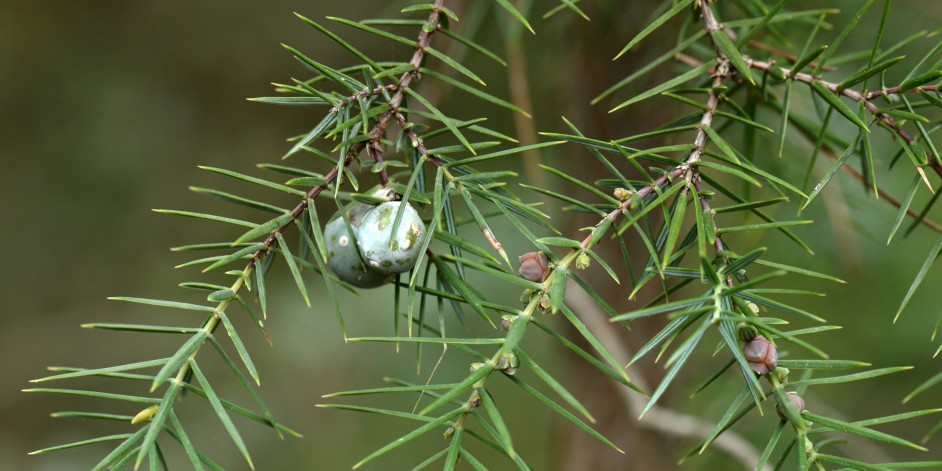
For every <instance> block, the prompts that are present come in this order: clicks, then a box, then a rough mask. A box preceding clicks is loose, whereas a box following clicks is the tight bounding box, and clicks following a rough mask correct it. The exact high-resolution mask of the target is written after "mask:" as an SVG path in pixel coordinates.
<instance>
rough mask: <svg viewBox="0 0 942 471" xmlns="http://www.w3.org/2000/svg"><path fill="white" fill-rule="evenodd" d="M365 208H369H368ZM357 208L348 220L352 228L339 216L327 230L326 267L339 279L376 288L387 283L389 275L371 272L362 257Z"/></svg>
mask: <svg viewBox="0 0 942 471" xmlns="http://www.w3.org/2000/svg"><path fill="white" fill-rule="evenodd" d="M358 206H364V207H366V209H367V210H368V209H369V206H367V205H358ZM358 206H356V207H354V208H351V209H350V211H349V212H348V213H347V214H348V216H347V219H348V220H349V221H350V222H351V225H350V228H349V229H348V228H347V225H346V224H345V223H344V221H343V218H341V217H340V216H339V213H338V214H337V215H335V218H334V219H333V220H332V221H331V222H329V223H327V226H325V227H324V242H325V243H326V244H327V266H328V267H330V271H332V272H334V274H335V275H337V277H338V278H340V279H341V280H343V281H346V282H347V283H350V284H351V285H353V286H356V287H358V288H375V287H377V286H380V285H382V284H384V283H385V282H386V280H387V278H389V277H388V276H386V275H384V274H382V273H378V272H376V271H374V270H371V269H369V268H368V267H367V265H366V263H364V260H363V259H361V258H360V249H359V248H358V247H357V245H358V244H357V232H358V231H357V228H356V226H354V224H353V223H354V221H357V222H362V220H361V219H362V214H363V213H359V214H357V213H358V212H359V209H358Z"/></svg>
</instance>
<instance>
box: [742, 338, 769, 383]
mask: <svg viewBox="0 0 942 471" xmlns="http://www.w3.org/2000/svg"><path fill="white" fill-rule="evenodd" d="M742 353H743V355H745V357H746V361H748V362H749V367H751V368H752V371H755V372H756V374H760V375H765V374H769V373H771V372H772V371H773V370H775V368H776V367H777V366H778V350H776V348H775V345H772V342H769V339H767V338H765V337H763V336H761V335H759V336H757V337H756V338H754V339H752V340H751V341H749V342H747V343H746V344H745V345H743V346H742Z"/></svg>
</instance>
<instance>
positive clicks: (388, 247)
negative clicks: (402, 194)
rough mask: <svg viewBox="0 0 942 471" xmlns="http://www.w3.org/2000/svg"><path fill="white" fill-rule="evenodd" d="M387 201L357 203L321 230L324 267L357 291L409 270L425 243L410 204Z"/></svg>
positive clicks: (422, 227)
mask: <svg viewBox="0 0 942 471" xmlns="http://www.w3.org/2000/svg"><path fill="white" fill-rule="evenodd" d="M402 204H403V203H402V202H400V201H388V202H385V203H382V204H380V205H378V206H370V205H367V204H362V203H360V204H356V205H354V206H353V207H351V208H350V209H349V210H348V211H347V217H346V218H343V217H341V215H340V213H339V212H338V213H337V214H335V215H334V216H333V217H332V218H331V220H330V222H328V223H327V225H326V226H325V227H324V239H325V242H326V244H327V266H328V267H330V270H331V271H332V272H334V274H336V275H337V277H338V278H340V279H341V280H343V281H346V282H347V283H350V284H351V285H353V286H356V287H358V288H375V287H377V286H380V285H382V284H384V283H386V281H388V279H389V277H390V275H393V274H396V273H405V272H407V271H409V270H411V269H412V268H413V267H414V266H415V263H416V261H417V260H418V258H419V251H420V250H421V246H422V242H423V241H424V240H425V232H426V229H425V223H423V222H422V218H421V217H420V216H419V213H418V211H416V210H415V208H413V207H412V205H410V204H408V203H405V207H404V208H403V209H402V219H401V220H400V221H399V225H398V226H397V227H395V229H396V232H395V233H393V229H394V227H393V226H394V225H395V221H396V215H397V214H398V213H399V210H400V207H401V205H402Z"/></svg>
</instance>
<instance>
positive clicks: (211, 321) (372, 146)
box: [135, 0, 444, 469]
mask: <svg viewBox="0 0 942 471" xmlns="http://www.w3.org/2000/svg"><path fill="white" fill-rule="evenodd" d="M443 3H444V0H436V2H435V7H434V8H433V9H432V11H431V13H430V14H429V17H428V23H429V24H433V25H437V24H438V22H439V18H440V10H441V8H442V5H443ZM435 31H436V30H435V29H432V30H431V31H426V30H424V29H423V30H422V31H421V33H420V34H419V41H418V47H417V48H416V51H415V53H414V54H413V56H412V60H411V62H410V63H411V64H412V65H413V70H411V71H408V72H405V73H404V74H402V76H401V77H400V78H399V81H398V83H397V84H396V85H388V86H385V87H377V88H374V89H370V90H363V91H361V92H358V93H357V94H355V95H353V96H351V97H350V98H348V99H347V100H345V101H341V102H340V103H338V104H336V105H335V106H334V107H333V108H332V109H331V110H330V112H331V113H337V112H339V110H340V109H341V108H342V107H344V106H347V105H348V104H349V103H351V102H353V101H356V100H358V99H359V98H362V97H366V96H371V95H377V94H382V93H384V92H386V91H393V90H395V94H394V95H393V96H392V98H391V99H390V102H389V104H390V107H391V108H390V110H387V111H386V112H384V113H382V114H381V115H380V116H378V117H377V123H376V124H375V125H374V126H373V128H372V129H371V131H370V134H371V135H372V136H373V139H372V140H370V141H364V142H360V143H357V144H356V145H354V146H353V147H351V149H350V150H349V151H348V153H347V155H345V156H344V157H343V162H342V163H341V165H340V166H338V167H334V168H333V169H332V170H331V171H330V172H329V173H328V174H327V175H325V176H324V182H323V183H321V184H320V185H317V186H314V187H312V188H311V189H310V190H309V191H308V192H307V193H306V195H305V198H303V199H302V200H301V201H300V202H299V203H298V204H297V205H296V206H295V207H294V208H293V209H292V210H291V211H290V212H289V213H288V214H290V215H291V218H290V219H289V220H288V221H286V222H285V223H283V224H281V225H280V226H279V227H277V228H276V229H274V230H273V231H272V232H270V233H269V234H268V236H267V237H266V238H265V239H264V241H263V242H262V245H261V247H260V248H259V249H258V250H256V251H255V252H254V253H253V254H252V255H251V256H250V258H249V260H248V262H247V263H246V265H245V268H244V269H243V270H242V272H241V274H240V276H239V277H238V278H237V279H236V281H235V282H234V283H233V284H232V285H231V286H230V288H229V289H230V290H231V291H232V293H233V295H232V297H230V298H227V299H225V300H223V301H221V302H219V303H218V304H217V306H216V307H215V308H214V310H213V313H212V314H211V315H210V316H209V317H208V318H207V319H206V321H205V322H204V323H203V326H202V328H201V330H203V331H204V332H205V337H206V338H208V337H209V336H210V335H212V333H213V332H214V331H215V329H216V328H217V327H218V325H219V323H220V321H221V316H220V313H222V312H224V311H225V310H226V309H227V308H228V306H229V304H230V302H231V301H232V300H233V299H235V298H236V296H238V294H239V292H240V291H241V290H242V288H244V287H245V286H246V284H247V280H248V279H249V277H250V276H251V275H252V273H253V271H254V270H255V268H256V266H257V264H258V262H259V260H261V258H262V257H263V256H265V255H267V254H270V253H271V250H272V245H273V244H274V243H275V241H276V240H278V238H279V236H280V235H281V234H282V233H283V232H284V231H285V230H286V229H287V228H288V227H290V226H292V225H294V223H295V221H296V220H297V219H298V218H299V217H301V215H302V214H303V213H304V211H305V209H306V208H307V205H308V201H310V200H314V199H316V198H317V197H318V196H319V195H320V194H321V193H322V192H323V191H324V190H325V189H326V188H327V187H328V186H329V185H331V184H333V183H335V182H336V181H337V180H338V177H339V176H340V174H341V171H342V169H343V168H346V167H347V166H349V165H350V164H351V163H352V162H353V160H354V159H355V158H356V156H358V155H359V154H360V153H361V152H362V151H363V150H364V149H366V150H367V151H368V152H371V153H373V155H374V158H376V157H377V156H379V158H378V159H377V161H378V162H381V159H382V157H381V149H380V148H379V146H378V144H377V143H378V142H379V140H380V138H381V137H382V135H383V133H384V132H385V129H386V126H387V123H388V121H389V119H390V118H391V117H392V116H393V115H394V114H395V113H398V110H399V106H400V104H401V103H402V100H403V98H404V96H405V89H406V88H408V86H409V85H410V84H411V83H412V81H413V80H414V79H415V78H416V77H417V76H418V70H419V67H420V65H421V63H422V61H423V60H424V58H425V48H426V47H428V45H429V43H430V40H431V36H432V33H434V32H435ZM380 178H381V181H382V182H383V184H384V185H385V184H386V183H388V177H386V176H385V171H383V172H382V173H381V176H380ZM201 346H202V343H200V345H198V346H197V347H196V348H195V349H194V350H193V351H192V353H190V354H189V355H188V358H187V360H186V361H185V362H183V364H182V366H181V367H180V369H179V370H178V371H177V374H176V375H175V376H174V377H173V378H172V379H171V380H170V382H171V389H170V390H168V393H167V394H165V396H164V397H163V399H162V400H161V403H160V407H161V408H172V407H173V404H174V402H175V400H176V398H177V395H178V394H179V391H180V390H181V386H182V385H183V383H184V382H185V381H186V380H187V378H188V376H189V375H190V371H191V368H192V366H191V365H192V360H193V359H194V358H195V357H196V356H197V354H198V353H199V350H200V347H201ZM158 386H160V384H159V383H157V382H156V381H155V383H154V384H153V385H152V388H151V391H154V390H156V389H157V387H158ZM155 417H164V418H166V417H167V414H166V413H163V414H161V413H160V412H158V413H157V414H155ZM163 422H164V421H163V420H152V421H151V422H150V424H149V425H148V427H149V430H148V433H147V435H146V438H145V444H146V443H148V442H150V443H151V444H152V443H153V442H154V440H156V438H157V435H158V434H159V433H160V431H161V430H162V428H163V425H164V424H163ZM145 448H148V447H141V453H139V455H138V458H137V461H136V463H135V469H136V468H137V467H139V466H140V464H141V462H142V461H143V458H144V457H145V456H146V453H147V450H146V449H145ZM249 465H250V467H253V468H254V465H252V462H251V460H249Z"/></svg>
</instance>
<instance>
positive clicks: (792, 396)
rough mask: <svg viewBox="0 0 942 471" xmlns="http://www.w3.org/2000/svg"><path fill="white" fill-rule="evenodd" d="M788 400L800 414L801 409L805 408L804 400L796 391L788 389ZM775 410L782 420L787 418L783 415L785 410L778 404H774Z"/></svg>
mask: <svg viewBox="0 0 942 471" xmlns="http://www.w3.org/2000/svg"><path fill="white" fill-rule="evenodd" d="M788 400H789V401H791V402H792V406H794V407H795V410H796V411H798V413H799V414H801V413H802V411H804V410H805V400H804V399H802V398H801V396H799V395H798V393H796V392H794V391H790V392H789V393H788ZM775 412H776V413H778V416H779V417H780V418H781V419H782V420H788V419H787V418H786V417H785V411H783V410H782V408H781V407H780V406H779V405H778V404H776V405H775Z"/></svg>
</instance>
